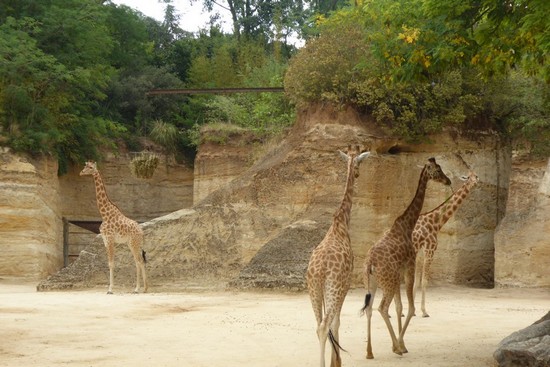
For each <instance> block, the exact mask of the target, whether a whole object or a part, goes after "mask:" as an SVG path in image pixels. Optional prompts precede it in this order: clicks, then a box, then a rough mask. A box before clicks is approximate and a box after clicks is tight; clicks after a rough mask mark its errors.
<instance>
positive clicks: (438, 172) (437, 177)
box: [424, 158, 451, 186]
mask: <svg viewBox="0 0 550 367" xmlns="http://www.w3.org/2000/svg"><path fill="white" fill-rule="evenodd" d="M424 170H425V173H426V175H427V176H428V179H429V180H433V181H436V182H439V183H442V184H443V185H446V186H450V185H451V180H450V179H449V177H447V176H446V175H445V173H443V170H442V169H441V166H440V165H439V164H437V162H436V161H435V158H429V159H428V163H426V165H425V166H424Z"/></svg>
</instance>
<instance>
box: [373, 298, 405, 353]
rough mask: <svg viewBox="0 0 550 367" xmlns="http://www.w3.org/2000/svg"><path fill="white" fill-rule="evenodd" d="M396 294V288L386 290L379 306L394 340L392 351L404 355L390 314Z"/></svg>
mask: <svg viewBox="0 0 550 367" xmlns="http://www.w3.org/2000/svg"><path fill="white" fill-rule="evenodd" d="M394 294H395V288H394V289H393V290H389V291H388V290H385V292H384V295H383V296H382V301H380V306H378V311H379V312H380V315H382V318H383V319H384V322H385V323H386V327H387V328H388V332H389V333H390V337H391V340H392V351H393V352H394V353H395V354H399V355H403V352H402V351H401V348H400V346H399V343H398V342H397V337H396V336H395V331H394V330H393V326H392V324H391V321H390V315H389V312H388V310H389V308H390V304H391V301H392V298H393V296H394Z"/></svg>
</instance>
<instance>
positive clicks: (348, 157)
mask: <svg viewBox="0 0 550 367" xmlns="http://www.w3.org/2000/svg"><path fill="white" fill-rule="evenodd" d="M338 152H339V153H340V156H341V157H342V159H343V160H344V161H346V162H347V163H348V165H349V164H352V165H353V166H352V169H353V176H354V177H355V178H357V177H359V166H360V165H361V162H362V161H363V159H365V158H367V157H368V156H369V154H370V152H363V153H361V148H360V147H359V146H358V145H357V146H355V147H354V148H352V146H351V145H349V146H348V150H347V153H344V152H342V151H341V150H339V151H338Z"/></svg>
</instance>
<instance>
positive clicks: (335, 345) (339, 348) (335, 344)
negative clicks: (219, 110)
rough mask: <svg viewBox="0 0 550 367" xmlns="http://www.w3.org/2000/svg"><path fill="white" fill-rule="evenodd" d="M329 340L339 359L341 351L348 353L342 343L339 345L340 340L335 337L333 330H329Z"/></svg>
mask: <svg viewBox="0 0 550 367" xmlns="http://www.w3.org/2000/svg"><path fill="white" fill-rule="evenodd" d="M328 339H329V340H330V344H332V349H334V353H336V356H337V358H338V359H340V351H343V352H346V353H347V352H348V351H347V350H345V349H344V348H342V346H341V345H340V343H338V340H336V338H335V337H334V334H333V333H332V330H330V329H329V331H328Z"/></svg>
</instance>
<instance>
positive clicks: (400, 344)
mask: <svg viewBox="0 0 550 367" xmlns="http://www.w3.org/2000/svg"><path fill="white" fill-rule="evenodd" d="M429 180H433V181H435V182H439V183H442V184H444V185H450V184H451V180H449V178H448V177H447V176H446V175H445V174H444V173H443V171H442V170H441V167H440V166H439V164H437V163H436V161H435V158H429V159H428V162H427V163H426V165H425V166H424V168H423V169H422V172H421V173H420V179H419V181H418V188H417V189H416V194H415V196H414V198H413V200H412V202H411V203H410V204H409V206H408V207H407V209H405V211H404V212H403V214H401V215H400V216H399V217H398V218H397V219H396V220H395V222H394V223H393V226H392V227H391V228H390V229H389V230H388V231H387V232H386V233H384V235H383V236H382V238H381V239H380V240H379V241H378V242H377V243H376V244H375V245H374V246H373V247H371V249H370V250H369V252H368V253H367V258H366V260H365V266H364V269H363V281H364V284H365V288H366V289H367V295H366V296H365V305H364V306H363V308H362V310H361V311H362V312H364V313H366V314H367V359H372V358H374V355H373V354H372V345H371V341H372V337H371V317H372V304H373V302H372V301H374V295H375V294H376V290H377V288H378V287H380V288H382V291H383V292H384V295H383V297H382V300H381V301H380V306H379V307H378V311H380V314H381V315H382V318H383V319H384V322H385V323H386V326H387V328H388V331H389V333H390V336H391V339H392V350H393V352H394V353H396V354H399V355H402V354H403V353H407V348H406V347H405V342H404V336H405V331H406V330H407V326H408V325H409V322H410V321H411V318H412V317H413V315H414V300H413V284H414V270H415V269H414V266H415V255H416V254H415V251H414V246H413V243H412V232H413V229H414V226H415V224H416V221H417V219H418V216H419V215H420V211H421V210H422V206H423V204H424V196H425V193H426V186H427V184H428V181H429ZM403 274H404V275H405V287H406V290H407V300H408V304H409V309H408V313H407V318H406V319H405V324H404V325H402V324H401V314H402V311H403V308H402V305H401V294H400V281H401V279H402V275H403ZM394 297H395V298H396V302H395V305H396V311H397V315H398V317H397V325H398V330H399V336H398V337H396V335H395V332H394V330H393V327H392V324H391V322H390V315H389V313H388V309H389V307H390V303H391V301H392V299H393V298H394Z"/></svg>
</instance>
